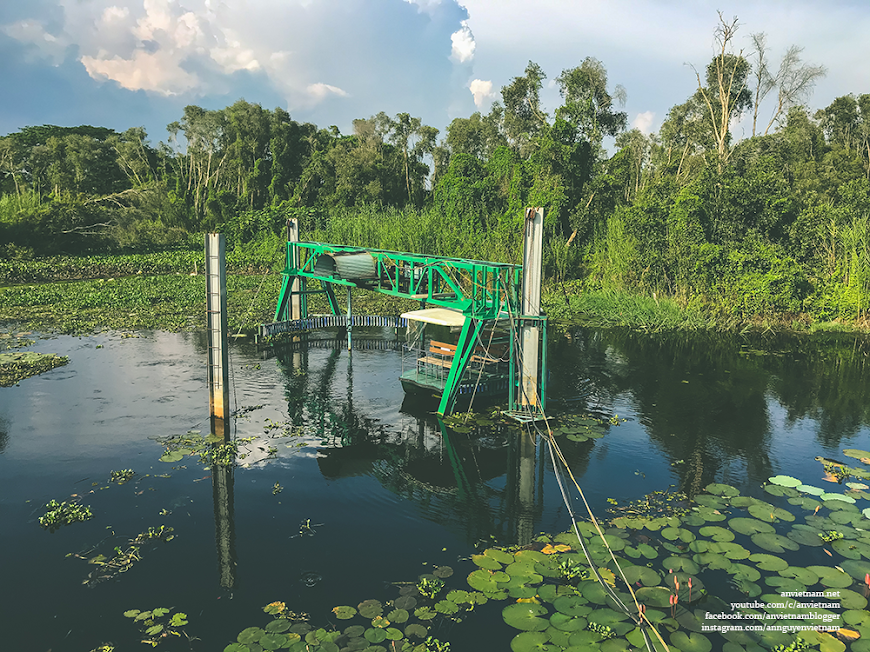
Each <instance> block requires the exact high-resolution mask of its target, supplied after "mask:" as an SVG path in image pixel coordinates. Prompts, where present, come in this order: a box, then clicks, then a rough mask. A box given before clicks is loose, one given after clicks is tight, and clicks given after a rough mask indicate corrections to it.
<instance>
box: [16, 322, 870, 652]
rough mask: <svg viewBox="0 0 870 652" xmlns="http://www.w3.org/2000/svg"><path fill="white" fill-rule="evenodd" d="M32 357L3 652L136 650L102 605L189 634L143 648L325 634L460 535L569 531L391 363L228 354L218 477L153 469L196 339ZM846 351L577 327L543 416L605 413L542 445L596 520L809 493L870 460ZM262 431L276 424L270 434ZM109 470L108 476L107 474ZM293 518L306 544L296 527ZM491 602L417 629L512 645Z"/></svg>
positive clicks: (183, 391) (526, 460)
mask: <svg viewBox="0 0 870 652" xmlns="http://www.w3.org/2000/svg"><path fill="white" fill-rule="evenodd" d="M368 335H370V336H374V335H382V336H384V337H390V333H389V332H388V331H384V332H380V331H377V330H374V331H372V332H369V333H368ZM32 350H35V351H38V352H46V353H48V352H50V353H58V354H62V355H67V356H69V357H70V364H69V365H67V366H65V367H62V368H59V369H56V370H53V371H51V372H49V373H46V374H43V375H42V376H38V377H34V378H30V379H27V380H24V381H22V382H21V384H20V385H19V386H17V387H11V388H3V389H0V517H2V526H0V553H2V557H0V559H2V562H0V563H2V569H3V572H2V579H0V582H2V589H3V590H2V592H0V632H2V634H0V641H2V642H0V649H2V650H34V651H40V652H42V651H46V650H53V651H60V650H71V651H81V652H88V651H89V650H91V649H93V648H95V647H96V646H97V645H99V644H100V643H103V642H112V643H114V644H115V645H116V646H117V649H119V650H121V649H123V650H131V649H137V648H138V649H147V648H146V647H145V646H143V645H142V644H141V643H139V642H138V639H139V637H138V636H137V634H138V631H137V628H136V627H135V626H134V624H133V623H132V622H131V621H130V619H127V618H124V617H123V615H122V614H123V612H124V611H125V610H128V609H141V610H146V609H152V608H155V607H158V606H162V607H167V608H169V607H174V608H175V609H176V610H179V611H183V612H185V613H187V614H188V616H189V621H190V622H189V625H187V626H186V627H185V631H186V632H187V633H188V634H189V635H190V636H192V637H197V638H198V639H200V640H198V641H193V643H192V644H190V645H189V644H188V642H187V641H185V640H179V639H175V640H173V641H170V642H168V643H167V644H164V645H161V648H162V649H173V650H174V649H178V650H183V649H189V648H190V647H191V645H192V647H193V649H195V650H222V649H223V648H224V646H225V645H226V644H228V643H230V642H231V641H233V640H235V638H236V635H237V634H238V633H239V632H240V631H241V630H243V629H245V628H246V627H249V626H253V625H256V626H264V625H265V624H266V622H268V620H269V617H268V616H266V615H265V614H264V613H263V612H262V607H263V606H264V605H266V604H267V603H269V602H272V601H274V600H281V601H284V602H285V603H286V604H287V606H288V608H290V609H292V610H293V611H297V612H300V611H302V612H308V613H310V614H311V621H312V623H313V624H314V625H315V626H328V624H329V623H330V622H333V623H335V624H337V625H338V626H339V627H340V626H341V621H336V620H335V619H334V618H332V619H330V617H331V616H332V614H331V609H332V607H334V606H336V605H345V604H346V605H356V604H357V603H359V602H361V601H362V600H365V599H367V598H376V599H379V600H382V601H384V600H388V599H391V598H394V597H395V596H396V595H397V593H396V587H395V586H391V585H390V583H391V582H401V581H416V579H417V576H418V575H419V574H420V573H424V572H429V571H431V570H432V568H433V567H434V566H442V565H449V566H452V567H453V568H454V569H455V571H456V572H455V575H454V576H453V577H452V578H450V579H448V580H447V583H448V586H450V587H451V588H467V586H465V580H464V578H465V576H466V575H468V573H469V572H470V571H471V570H473V569H474V568H475V567H474V566H473V565H472V564H471V562H470V561H468V560H467V557H468V556H469V555H470V554H471V553H472V552H474V551H475V544H476V543H478V542H479V541H480V540H481V539H486V540H490V539H491V538H492V537H494V538H495V539H496V540H497V541H498V542H500V543H504V544H512V543H516V542H518V541H519V542H524V540H525V539H527V538H528V536H530V535H531V534H533V533H537V532H541V531H548V532H561V531H564V530H566V529H567V528H568V527H569V525H570V523H569V520H568V515H567V510H566V508H565V506H564V505H563V503H562V501H561V496H560V495H559V492H558V488H557V486H556V484H555V481H554V480H553V474H552V469H551V465H550V463H549V460H548V459H547V458H546V456H545V455H544V454H543V450H542V448H541V447H540V446H539V447H538V450H537V451H535V450H534V448H533V447H532V448H530V447H528V446H526V447H523V446H522V445H521V443H520V442H521V440H518V438H517V435H516V434H514V433H513V432H512V431H510V430H508V429H505V428H500V429H497V430H490V431H472V432H469V433H457V432H453V431H448V440H447V441H445V440H444V438H443V437H442V431H441V429H440V427H439V424H438V422H437V421H436V420H435V419H434V418H433V417H432V416H431V415H430V414H429V413H427V411H426V409H425V406H420V405H412V404H407V403H405V404H403V398H404V396H403V394H402V392H401V388H400V386H399V383H398V376H399V374H400V372H401V354H400V353H399V352H398V351H395V350H389V349H384V350H380V349H373V350H355V351H354V352H353V354H352V355H349V354H348V352H347V351H344V350H340V349H336V348H330V347H310V348H306V349H304V350H297V351H289V352H283V353H281V354H280V355H278V356H276V357H270V358H268V359H263V356H262V355H261V354H259V353H258V352H257V351H256V350H255V349H254V348H253V347H252V346H250V345H249V344H237V345H234V346H233V347H232V356H231V366H232V369H233V388H234V391H233V394H232V401H233V404H234V405H235V406H237V407H239V408H243V409H245V408H252V409H249V410H248V411H246V412H245V414H244V416H243V417H242V418H240V419H237V420H236V422H235V428H234V430H235V434H236V436H237V437H249V436H255V437H257V439H256V440H255V441H254V442H253V443H251V444H250V445H248V446H247V447H242V451H244V452H247V457H245V458H244V459H242V460H240V463H241V466H239V467H237V468H235V469H234V471H233V472H231V473H224V474H223V475H222V476H221V477H219V478H218V482H217V483H214V482H213V478H212V475H211V471H210V470H206V469H205V468H204V466H203V464H202V463H200V461H199V459H198V458H197V457H195V456H191V457H185V458H184V460H182V461H181V462H177V463H174V464H172V463H164V462H160V461H159V458H160V456H161V454H162V453H163V450H164V449H163V446H162V445H161V444H160V443H158V442H156V441H155V438H160V437H166V436H169V435H174V434H183V433H185V432H187V431H188V430H191V429H194V430H201V431H203V433H204V434H205V433H207V431H208V395H207V388H206V369H205V342H204V339H203V336H202V335H201V334H172V333H162V332H153V333H152V332H145V333H140V334H139V336H138V337H125V336H122V335H121V334H104V335H99V336H94V337H86V338H74V337H58V338H55V339H45V340H39V341H37V343H36V344H35V345H34V346H33V347H32ZM868 355H870V343H868V341H867V340H866V339H860V338H858V339H856V338H855V337H845V336H839V337H834V336H830V337H826V336H818V337H813V338H806V337H795V336H772V335H771V336H756V337H752V338H749V337H740V336H713V335H697V336H687V335H685V334H682V335H664V336H648V335H638V334H630V333H623V332H619V331H595V330H587V329H576V330H574V331H572V332H570V333H569V334H563V335H560V336H557V337H554V338H553V340H552V341H551V342H550V360H551V365H552V369H551V382H550V396H551V398H552V399H553V400H552V404H551V411H552V412H553V413H559V412H562V413H570V414H581V413H586V412H592V413H594V414H600V415H602V416H608V417H609V416H611V415H613V414H617V415H618V416H619V418H620V420H621V419H626V421H624V422H621V423H620V425H618V426H609V427H608V432H607V434H606V435H605V436H604V437H603V438H601V439H598V440H594V441H591V442H584V443H573V442H569V441H566V440H565V441H562V448H563V451H564V453H565V456H566V458H567V460H568V462H569V463H570V464H571V467H572V469H573V472H574V474H575V476H576V477H577V479H578V480H579V482H580V483H581V486H582V487H583V489H584V491H585V492H586V496H587V498H588V499H589V501H590V504H591V506H592V508H593V510H595V511H596V513H597V514H598V515H599V516H605V515H606V511H607V508H608V503H607V500H606V499H607V498H614V499H616V500H618V501H620V502H623V501H627V500H631V499H637V498H640V497H641V496H643V495H644V494H647V493H649V492H651V491H655V490H662V489H667V488H669V487H672V486H673V487H676V488H679V489H681V490H684V491H687V492H689V493H694V492H697V491H699V490H700V489H701V488H702V487H704V486H705V485H706V484H708V483H710V482H713V481H717V482H725V483H728V484H732V485H734V486H735V487H737V488H738V489H740V490H741V492H742V493H744V494H748V495H758V496H761V495H763V491H762V490H761V484H762V483H763V482H764V481H765V480H767V478H768V477H770V476H772V475H775V474H778V473H785V474H789V475H793V476H795V477H798V478H801V479H803V480H804V481H807V482H814V483H818V480H819V477H820V475H821V467H820V465H819V463H818V462H816V461H814V457H815V456H818V455H822V456H826V457H832V458H841V456H842V454H841V450H842V449H843V448H859V449H867V448H870V401H868V397H870V377H868V373H867V372H868V367H870V364H868V363H870V358H868ZM271 423H278V424H292V426H293V436H283V437H282V436H278V435H281V434H284V433H285V431H284V430H283V429H282V428H274V429H269V428H268V427H269V426H270V424H271ZM301 444H305V445H304V446H302V445H301ZM270 447H274V448H275V449H276V451H275V452H274V453H273V454H272V455H271V456H270V455H269V449H270ZM126 468H131V469H133V470H134V471H135V472H136V475H135V476H134V477H133V479H132V480H131V481H130V482H128V483H126V484H123V485H117V484H115V483H110V482H108V479H109V475H110V472H111V471H113V470H115V471H117V470H121V469H126ZM160 476H168V477H160ZM276 482H277V483H279V484H280V485H281V486H282V487H283V490H282V491H281V492H280V493H273V488H274V486H275V483H276ZM73 494H77V495H78V496H79V497H81V500H82V502H83V504H86V505H90V506H91V509H92V511H93V513H94V518H93V519H92V520H90V521H88V522H85V523H77V524H74V525H71V526H68V527H64V528H61V529H59V530H58V531H57V532H54V533H49V532H48V531H44V530H42V529H41V528H40V526H39V524H38V522H37V519H38V517H39V516H41V515H42V514H43V513H44V509H43V505H44V504H45V503H46V502H48V501H49V500H51V499H58V500H70V496H71V495H73ZM862 507H863V506H862ZM164 510H165V511H164ZM308 519H310V522H311V524H312V525H313V526H314V527H313V530H312V531H313V532H314V534H312V535H306V536H300V525H301V524H302V523H303V522H305V521H307V520H308ZM160 525H166V526H170V527H172V528H174V534H175V535H176V538H175V539H174V540H172V541H169V542H166V543H163V542H157V543H155V544H151V545H145V546H144V547H143V548H142V551H141V560H140V561H138V562H136V563H135V564H134V565H133V566H132V568H130V570H128V571H127V572H125V573H123V574H120V575H118V576H117V577H116V578H115V579H113V580H110V581H106V582H102V583H99V584H97V585H95V586H93V587H88V586H86V585H84V584H83V582H84V581H85V580H86V578H87V577H88V573H90V572H91V571H92V570H94V566H93V565H89V564H88V563H87V562H86V561H84V560H82V559H79V558H76V557H74V556H69V557H68V556H67V555H68V554H69V553H79V552H85V551H88V550H90V549H92V548H94V546H98V547H97V551H98V552H103V553H104V554H111V550H112V548H113V547H114V546H116V545H117V546H121V547H124V546H125V545H126V542H127V541H128V540H129V539H130V538H132V537H134V536H135V535H137V534H138V533H140V532H143V531H145V530H147V529H148V528H149V527H159V526H160ZM216 528H217V532H218V535H217V536H216ZM98 544H99V545H98ZM92 554H96V553H92ZM490 607H492V608H490V609H486V608H480V609H479V611H480V612H481V613H479V614H478V613H474V614H471V615H470V616H469V618H467V619H466V621H465V622H463V623H462V624H460V625H454V626H453V628H452V629H448V628H442V629H441V630H438V631H436V632H434V634H435V635H436V636H438V637H439V638H442V639H445V640H450V641H451V642H452V648H451V649H452V650H453V652H463V651H465V650H476V649H492V650H507V649H509V641H510V639H511V637H512V636H513V634H514V633H515V632H514V631H513V630H510V628H508V627H507V626H505V625H503V624H499V619H498V617H497V615H498V613H499V610H500V609H501V605H500V604H497V605H494V606H493V605H490Z"/></svg>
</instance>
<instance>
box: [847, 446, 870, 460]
mask: <svg viewBox="0 0 870 652" xmlns="http://www.w3.org/2000/svg"><path fill="white" fill-rule="evenodd" d="M843 455H845V456H846V457H854V458H855V459H857V460H860V459H861V458H870V451H863V450H860V449H857V448H847V449H845V450H844V451H843Z"/></svg>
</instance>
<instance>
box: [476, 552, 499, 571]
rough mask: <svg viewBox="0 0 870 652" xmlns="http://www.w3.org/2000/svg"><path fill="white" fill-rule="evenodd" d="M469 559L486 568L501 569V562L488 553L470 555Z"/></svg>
mask: <svg viewBox="0 0 870 652" xmlns="http://www.w3.org/2000/svg"><path fill="white" fill-rule="evenodd" d="M471 561H473V562H474V563H475V564H476V565H478V566H480V567H481V568H485V569H486V570H501V564H500V563H499V562H498V561H496V560H495V559H493V558H492V557H490V556H488V555H472V556H471Z"/></svg>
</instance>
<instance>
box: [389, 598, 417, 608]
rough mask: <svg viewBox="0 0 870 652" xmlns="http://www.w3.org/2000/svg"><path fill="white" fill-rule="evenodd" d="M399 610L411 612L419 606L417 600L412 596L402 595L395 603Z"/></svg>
mask: <svg viewBox="0 0 870 652" xmlns="http://www.w3.org/2000/svg"><path fill="white" fill-rule="evenodd" d="M393 604H394V605H395V606H396V608H397V609H408V610H411V609H413V608H414V607H416V606H417V598H415V597H414V596H412V595H402V596H399V597H398V598H396V599H395V600H394V601H393Z"/></svg>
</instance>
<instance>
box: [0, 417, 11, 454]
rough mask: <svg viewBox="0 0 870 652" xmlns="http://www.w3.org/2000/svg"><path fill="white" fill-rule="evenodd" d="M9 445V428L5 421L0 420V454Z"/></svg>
mask: <svg viewBox="0 0 870 652" xmlns="http://www.w3.org/2000/svg"><path fill="white" fill-rule="evenodd" d="M8 443H9V426H8V424H7V423H6V421H5V420H3V419H0V453H2V452H3V451H5V450H6V444H8Z"/></svg>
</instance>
